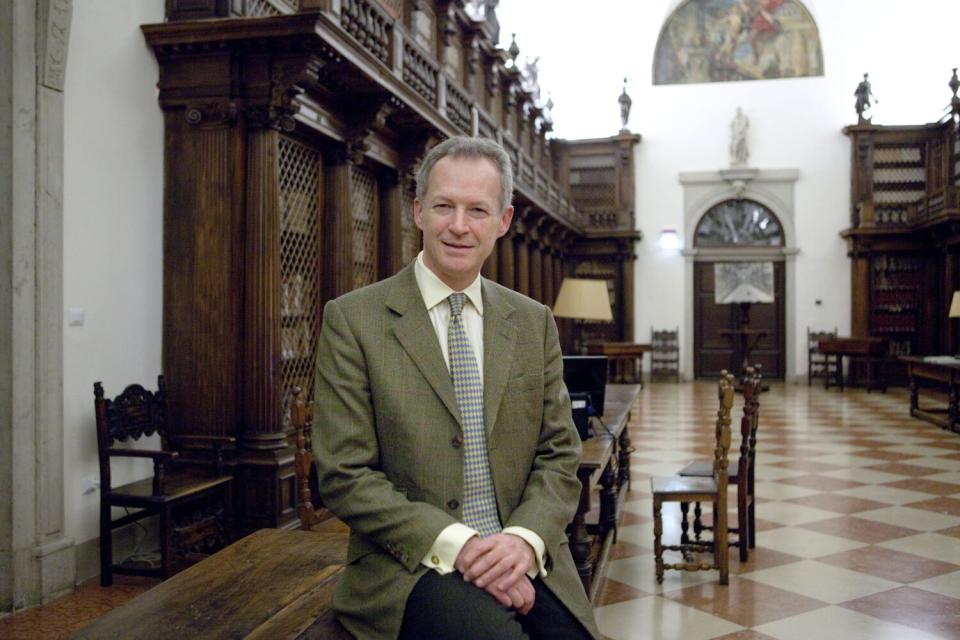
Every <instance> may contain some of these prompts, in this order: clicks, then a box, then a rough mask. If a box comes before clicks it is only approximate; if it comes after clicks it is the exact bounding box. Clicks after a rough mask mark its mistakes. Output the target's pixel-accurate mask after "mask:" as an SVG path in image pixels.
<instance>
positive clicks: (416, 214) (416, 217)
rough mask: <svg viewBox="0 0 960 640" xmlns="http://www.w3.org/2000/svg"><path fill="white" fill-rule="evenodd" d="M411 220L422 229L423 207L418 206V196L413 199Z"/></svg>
mask: <svg viewBox="0 0 960 640" xmlns="http://www.w3.org/2000/svg"><path fill="white" fill-rule="evenodd" d="M413 221H414V222H415V223H416V224H417V228H418V229H420V230H421V231H423V208H421V206H420V198H414V199H413Z"/></svg>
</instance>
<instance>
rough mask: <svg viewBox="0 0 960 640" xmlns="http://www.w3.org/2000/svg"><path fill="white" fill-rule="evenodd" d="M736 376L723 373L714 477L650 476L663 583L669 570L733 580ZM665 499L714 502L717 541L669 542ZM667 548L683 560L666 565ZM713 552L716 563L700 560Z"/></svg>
mask: <svg viewBox="0 0 960 640" xmlns="http://www.w3.org/2000/svg"><path fill="white" fill-rule="evenodd" d="M733 388H734V378H733V376H732V375H730V374H728V373H727V372H726V371H723V372H722V373H721V376H720V384H719V388H718V398H719V401H720V408H719V409H718V411H717V425H716V448H715V449H714V456H713V464H712V474H711V476H710V477H694V476H665V477H653V478H650V489H651V492H652V493H653V554H654V560H655V562H656V571H657V582H658V583H662V582H663V573H664V570H665V569H676V570H681V571H709V570H711V569H717V570H718V571H719V572H720V584H728V583H729V581H730V559H729V556H728V553H729V550H728V548H727V546H728V545H727V455H728V453H729V450H730V408H731V407H732V406H733ZM665 502H679V503H681V504H682V503H688V504H689V503H691V502H709V503H710V504H712V505H713V518H714V527H715V529H714V534H715V535H714V540H713V542H711V543H702V542H690V541H686V542H684V541H683V540H681V541H680V544H678V545H665V544H663V542H662V540H661V537H662V536H663V516H662V513H661V511H662V509H663V503H665ZM664 551H679V552H680V553H681V554H682V555H683V562H677V563H674V564H666V563H665V562H664V560H663V552H664ZM710 551H712V552H713V563H712V564H710V563H706V562H699V561H697V560H696V558H695V557H694V554H696V553H706V552H710Z"/></svg>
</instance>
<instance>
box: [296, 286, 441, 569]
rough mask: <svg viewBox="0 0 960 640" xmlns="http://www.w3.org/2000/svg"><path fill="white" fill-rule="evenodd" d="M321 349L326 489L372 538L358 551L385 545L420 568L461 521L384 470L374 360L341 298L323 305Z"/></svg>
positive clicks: (317, 410) (318, 436)
mask: <svg viewBox="0 0 960 640" xmlns="http://www.w3.org/2000/svg"><path fill="white" fill-rule="evenodd" d="M317 350H318V356H317V369H316V380H315V387H314V419H313V452H314V459H315V460H316V464H317V479H318V481H319V490H320V496H321V498H322V499H323V502H324V504H325V505H326V506H327V507H328V508H329V509H330V510H331V511H332V512H333V513H335V514H336V515H337V517H339V518H340V519H342V520H343V521H344V522H345V523H346V524H347V525H348V526H349V527H350V529H351V531H352V533H353V534H356V536H359V537H360V538H361V539H362V540H363V542H365V543H367V545H368V546H367V548H366V549H359V550H357V549H353V548H351V551H350V552H351V555H354V556H359V555H362V554H363V552H369V551H378V550H380V549H382V550H384V551H386V552H387V553H389V554H390V555H392V556H393V557H394V558H395V559H396V560H397V561H398V562H400V563H401V564H402V565H403V566H404V567H406V569H407V570H409V571H415V570H416V569H417V568H418V567H419V566H420V560H421V559H422V558H423V556H424V555H425V554H426V553H427V550H428V549H429V548H430V545H431V544H433V542H434V540H435V539H436V538H437V536H438V535H439V534H440V532H441V531H443V529H444V528H446V527H447V526H448V525H450V524H452V523H454V522H456V520H454V518H453V517H452V516H451V515H449V514H447V513H445V512H444V511H443V510H441V509H438V508H437V507H435V506H433V505H430V504H428V503H425V502H416V501H412V500H409V499H408V498H407V496H406V495H405V493H404V492H403V491H401V490H398V488H397V487H395V486H394V484H393V483H392V482H391V481H390V479H389V478H388V477H387V476H386V475H385V474H384V473H383V471H382V470H380V469H379V459H380V450H379V444H378V437H377V425H376V418H375V415H374V411H373V404H372V398H371V393H370V377H369V375H368V371H367V366H368V364H367V361H366V358H365V356H364V352H363V349H362V346H361V344H360V341H359V340H358V338H357V333H356V332H355V330H354V327H353V326H351V322H350V319H348V317H347V316H346V315H345V314H344V311H343V309H341V306H340V305H339V304H338V301H337V300H333V301H330V302H328V303H327V305H326V307H325V308H324V314H323V328H322V329H321V331H320V338H319V344H318V349H317ZM352 559H355V558H348V560H352Z"/></svg>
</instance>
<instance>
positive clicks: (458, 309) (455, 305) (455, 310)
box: [447, 293, 467, 317]
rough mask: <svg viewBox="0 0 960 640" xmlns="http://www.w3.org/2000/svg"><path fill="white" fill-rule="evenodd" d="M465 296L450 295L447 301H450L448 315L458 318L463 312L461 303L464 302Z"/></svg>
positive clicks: (458, 294) (462, 294) (461, 294)
mask: <svg viewBox="0 0 960 640" xmlns="http://www.w3.org/2000/svg"><path fill="white" fill-rule="evenodd" d="M466 298H467V294H465V293H451V294H450V297H448V298H447V300H449V301H450V314H451V315H452V316H454V317H457V316H459V315H460V314H461V313H462V312H463V303H464V302H465V301H466Z"/></svg>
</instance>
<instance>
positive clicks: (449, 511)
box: [313, 263, 598, 640]
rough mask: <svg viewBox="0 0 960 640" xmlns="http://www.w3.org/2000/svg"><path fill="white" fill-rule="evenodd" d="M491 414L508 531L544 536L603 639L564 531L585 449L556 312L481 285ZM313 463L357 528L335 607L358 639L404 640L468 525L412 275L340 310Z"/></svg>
mask: <svg viewBox="0 0 960 640" xmlns="http://www.w3.org/2000/svg"><path fill="white" fill-rule="evenodd" d="M482 295H483V307H484V316H483V331H484V356H483V358H484V373H483V375H484V405H485V416H486V422H487V445H488V449H489V460H490V467H491V471H492V474H493V482H494V487H495V489H496V494H497V507H498V509H499V512H500V520H501V522H502V523H503V525H504V526H511V525H516V526H522V527H526V528H528V529H530V530H532V531H536V532H537V533H538V534H539V535H540V536H541V537H542V538H543V540H544V543H545V544H546V549H547V555H548V564H547V569H548V571H549V573H548V576H547V577H546V579H545V580H544V582H545V584H546V585H547V586H548V587H549V588H550V589H551V591H553V593H554V594H556V596H557V597H558V598H559V599H560V600H561V601H562V602H563V603H564V604H565V605H566V606H567V607H568V609H569V610H570V611H571V612H572V613H573V614H574V615H576V616H577V617H578V618H579V619H580V620H581V621H582V622H583V624H584V625H585V626H586V628H587V629H589V630H590V632H591V633H592V634H593V635H594V636H595V637H596V636H597V635H598V633H597V627H596V623H595V622H594V618H593V611H592V608H591V606H590V603H589V601H588V600H587V597H586V595H585V594H584V591H583V586H582V584H581V582H580V579H579V577H578V575H577V571H576V568H575V566H574V563H573V558H572V556H571V555H570V550H569V548H568V546H567V538H566V535H565V533H564V528H565V527H566V525H567V523H568V522H570V520H571V518H572V516H573V513H574V512H575V511H576V507H577V502H578V499H579V494H580V483H579V482H578V480H577V477H576V471H577V465H578V464H579V459H580V442H579V439H578V437H577V433H576V430H575V428H574V425H573V421H572V419H571V415H570V400H569V398H568V396H567V393H566V390H565V387H564V385H563V362H562V359H561V354H560V345H559V341H558V337H557V329H556V324H555V323H554V320H553V316H552V314H551V313H550V310H549V309H548V308H547V307H545V306H544V305H542V304H540V303H538V302H535V301H533V300H531V299H530V298H527V297H525V296H523V295H520V294H518V293H516V292H514V291H511V290H509V289H507V288H505V287H502V286H500V285H498V284H496V283H494V282H491V281H489V280H486V279H484V280H483V284H482ZM314 406H315V408H316V409H315V415H314V422H313V451H314V456H315V459H316V463H317V471H318V479H319V485H320V494H321V497H322V498H323V501H324V504H325V505H326V506H328V507H329V508H330V509H331V510H332V511H333V512H334V513H335V514H337V516H339V517H340V518H341V519H343V520H344V521H345V522H346V523H347V524H348V525H349V526H350V529H351V534H350V544H349V548H348V552H347V567H346V569H345V571H344V574H343V577H342V579H341V580H340V581H339V583H338V585H337V590H336V592H335V595H334V608H335V610H336V612H337V615H338V616H339V618H340V620H341V622H342V623H343V624H344V626H345V627H347V629H349V630H350V631H351V632H352V633H353V634H354V635H355V636H356V637H358V638H364V639H371V640H380V639H382V640H393V639H394V638H396V637H397V634H398V633H399V630H400V625H401V623H402V620H403V612H404V606H405V603H406V600H407V597H408V596H409V594H410V591H411V590H412V589H413V586H414V585H415V584H416V582H417V580H418V579H419V578H420V576H421V575H422V574H423V572H424V571H427V568H426V567H424V566H422V565H421V564H420V560H421V559H422V558H423V556H424V555H426V553H427V551H428V550H429V549H430V546H431V545H432V544H433V541H434V540H435V539H436V537H437V536H438V535H439V533H440V532H441V531H442V530H443V529H444V528H445V527H446V526H447V525H449V524H451V523H453V522H457V521H458V520H459V519H460V502H459V501H460V500H461V498H462V495H463V449H462V447H459V446H458V445H457V444H454V440H455V439H457V436H458V435H459V434H460V433H461V424H460V412H459V409H458V408H457V400H456V396H455V394H454V390H453V382H452V380H451V378H450V374H449V372H448V369H447V366H446V364H445V363H444V361H443V355H442V353H441V351H440V344H439V342H438V340H437V336H436V333H435V332H434V329H433V325H432V324H431V323H430V319H429V317H428V315H427V310H426V308H425V307H424V304H423V298H422V297H421V295H420V290H419V288H418V287H417V283H416V279H415V277H414V270H413V263H411V264H410V265H408V266H407V267H406V268H404V269H403V270H402V271H401V272H400V273H398V274H397V275H395V276H393V277H391V278H388V279H386V280H383V281H381V282H378V283H376V284H374V285H371V286H369V287H364V288H362V289H358V290H356V291H353V292H351V293H348V294H346V295H344V296H342V297H340V298H337V299H336V300H333V301H331V302H329V303H328V304H327V305H326V308H325V310H324V317H323V329H322V331H321V333H320V345H319V356H318V361H317V374H316V388H315V394H314Z"/></svg>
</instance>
